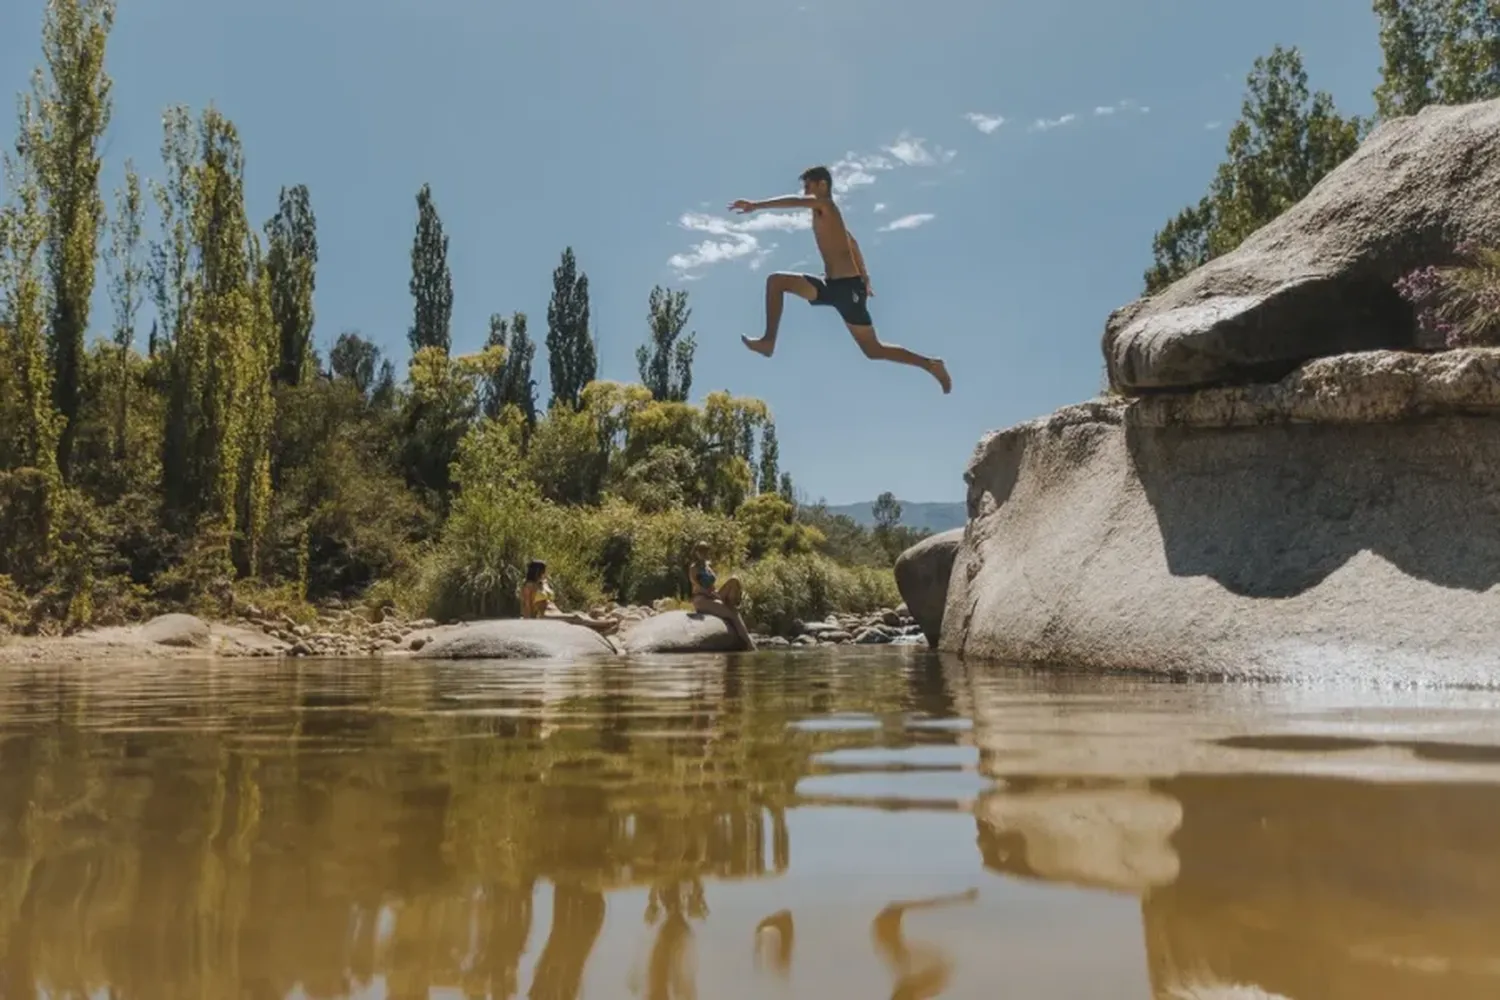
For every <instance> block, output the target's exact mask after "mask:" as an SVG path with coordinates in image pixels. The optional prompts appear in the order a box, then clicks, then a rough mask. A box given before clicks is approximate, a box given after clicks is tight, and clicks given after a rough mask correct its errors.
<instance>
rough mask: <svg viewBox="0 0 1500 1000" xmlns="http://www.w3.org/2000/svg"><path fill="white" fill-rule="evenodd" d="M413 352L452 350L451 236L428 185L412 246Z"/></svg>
mask: <svg viewBox="0 0 1500 1000" xmlns="http://www.w3.org/2000/svg"><path fill="white" fill-rule="evenodd" d="M410 288H411V297H412V311H413V315H412V324H411V329H410V330H409V331H408V332H407V339H408V340H409V341H410V342H411V352H412V353H413V354H416V353H417V352H418V351H420V350H421V349H422V348H424V347H436V348H438V349H439V350H440V351H442V352H443V353H444V354H447V353H449V351H450V350H451V348H452V343H453V340H452V329H451V326H452V322H453V272H452V271H450V270H449V269H448V237H447V234H445V233H444V232H443V220H442V219H441V218H440V217H439V216H438V210H437V205H436V204H435V203H434V202H433V200H432V188H431V187H430V186H428V185H426V184H423V185H422V190H420V191H418V192H417V232H416V235H415V236H414V237H413V238H412V243H411V285H410Z"/></svg>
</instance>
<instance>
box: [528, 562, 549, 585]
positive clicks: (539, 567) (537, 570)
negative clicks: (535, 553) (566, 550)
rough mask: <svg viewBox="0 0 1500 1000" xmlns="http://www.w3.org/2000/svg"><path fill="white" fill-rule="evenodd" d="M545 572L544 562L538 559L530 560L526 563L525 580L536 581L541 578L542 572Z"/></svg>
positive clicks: (545, 565)
mask: <svg viewBox="0 0 1500 1000" xmlns="http://www.w3.org/2000/svg"><path fill="white" fill-rule="evenodd" d="M545 572H547V564H546V563H544V562H542V561H541V560H540V559H533V560H531V562H529V563H527V564H526V582H527V583H536V582H537V581H538V580H540V579H541V578H542V574H543V573H545Z"/></svg>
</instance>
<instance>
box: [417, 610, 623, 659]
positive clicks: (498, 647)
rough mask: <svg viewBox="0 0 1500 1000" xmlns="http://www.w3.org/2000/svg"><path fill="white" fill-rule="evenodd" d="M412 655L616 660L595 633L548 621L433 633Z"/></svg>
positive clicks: (513, 621) (511, 621) (504, 622)
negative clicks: (591, 657)
mask: <svg viewBox="0 0 1500 1000" xmlns="http://www.w3.org/2000/svg"><path fill="white" fill-rule="evenodd" d="M425 638H426V642H425V643H423V644H422V645H421V648H420V649H418V650H417V651H416V652H414V653H413V654H412V655H413V656H415V657H417V658H418V659H423V660H542V659H574V658H579V657H588V656H614V655H616V651H615V648H614V646H612V645H610V643H609V640H607V639H605V638H604V637H603V636H601V635H599V634H598V633H597V632H595V631H593V630H592V629H589V628H586V627H584V626H582V625H571V624H569V623H567V622H558V621H546V620H545V619H525V618H507V619H503V620H499V621H486V622H476V623H474V624H472V625H451V626H445V627H443V628H437V629H433V630H432V632H431V633H430V634H429V635H427V636H426V637H425Z"/></svg>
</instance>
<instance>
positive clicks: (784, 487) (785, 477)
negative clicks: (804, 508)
mask: <svg viewBox="0 0 1500 1000" xmlns="http://www.w3.org/2000/svg"><path fill="white" fill-rule="evenodd" d="M776 492H778V493H780V494H781V499H783V500H785V501H786V502H787V503H789V504H791V505H792V507H793V508H794V509H795V508H796V506H797V491H796V489H795V487H794V486H793V485H792V474H791V473H790V472H783V473H782V474H781V483H780V484H779V485H778V487H777V490H776Z"/></svg>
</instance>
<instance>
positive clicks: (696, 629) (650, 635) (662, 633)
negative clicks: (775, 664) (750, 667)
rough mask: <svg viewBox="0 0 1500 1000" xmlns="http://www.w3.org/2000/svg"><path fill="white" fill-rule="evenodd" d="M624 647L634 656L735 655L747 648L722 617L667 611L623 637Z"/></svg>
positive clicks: (646, 620)
mask: <svg viewBox="0 0 1500 1000" xmlns="http://www.w3.org/2000/svg"><path fill="white" fill-rule="evenodd" d="M620 644H621V645H622V646H624V647H625V652H626V653H628V654H634V653H733V652H738V651H740V650H743V649H744V648H745V646H744V645H743V644H742V643H741V642H740V638H739V636H737V635H735V634H734V630H733V629H731V628H730V627H729V623H728V622H726V621H724V619H722V618H715V617H713V616H712V615H700V614H691V613H689V612H686V611H664V612H662V613H661V614H659V615H654V616H653V617H651V618H646V619H643V620H641V621H639V622H637V623H635V624H633V625H631V626H630V627H629V628H627V629H626V630H625V631H624V632H622V633H621V635H620Z"/></svg>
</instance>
